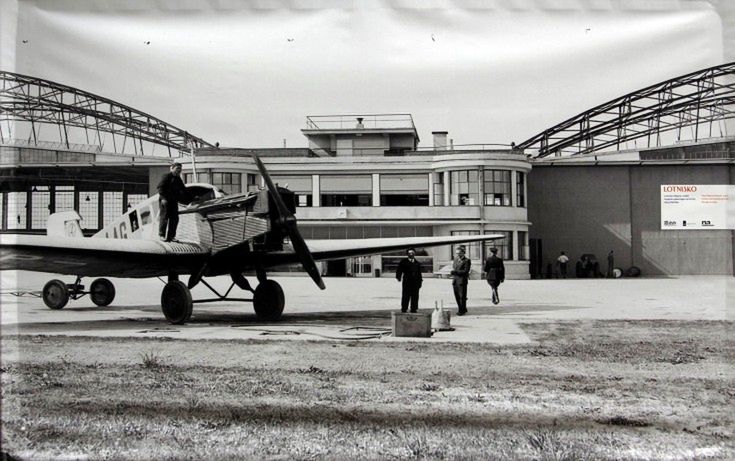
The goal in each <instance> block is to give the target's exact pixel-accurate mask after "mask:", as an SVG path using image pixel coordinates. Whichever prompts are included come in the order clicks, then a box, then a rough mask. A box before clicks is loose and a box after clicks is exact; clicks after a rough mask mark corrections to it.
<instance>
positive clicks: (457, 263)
mask: <svg viewBox="0 0 735 461" xmlns="http://www.w3.org/2000/svg"><path fill="white" fill-rule="evenodd" d="M456 253H457V257H456V258H454V263H453V264H452V272H451V274H452V288H454V299H456V300H457V308H458V311H457V315H465V314H466V313H467V281H468V280H469V278H470V266H471V265H472V261H470V259H469V258H467V257H465V249H464V247H463V246H460V247H457V251H456Z"/></svg>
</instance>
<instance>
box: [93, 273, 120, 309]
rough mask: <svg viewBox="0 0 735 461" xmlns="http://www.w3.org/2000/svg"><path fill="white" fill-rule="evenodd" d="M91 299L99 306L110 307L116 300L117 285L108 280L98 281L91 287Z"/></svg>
mask: <svg viewBox="0 0 735 461" xmlns="http://www.w3.org/2000/svg"><path fill="white" fill-rule="evenodd" d="M89 297H90V298H92V302H93V303H95V304H96V305H98V306H109V305H110V303H111V302H112V300H113V299H115V285H113V284H112V282H110V281H109V280H107V279H97V280H95V281H94V282H92V285H90V286H89Z"/></svg>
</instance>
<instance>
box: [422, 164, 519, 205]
mask: <svg viewBox="0 0 735 461" xmlns="http://www.w3.org/2000/svg"><path fill="white" fill-rule="evenodd" d="M525 176H526V175H525V173H522V172H520V171H518V172H516V206H519V207H524V206H526V205H525V204H526V199H525V197H526V189H525V182H526V178H525ZM511 177H512V176H511V171H510V170H482V171H480V170H463V171H452V172H450V175H449V181H450V183H449V204H450V205H478V204H480V203H482V204H483V205H485V206H512V202H511V194H512V188H511ZM480 179H482V191H483V192H482V197H480ZM443 181H444V179H443V175H437V179H436V182H435V183H434V185H433V193H434V204H435V205H437V206H441V205H442V204H443V202H444V184H443ZM480 199H482V200H480Z"/></svg>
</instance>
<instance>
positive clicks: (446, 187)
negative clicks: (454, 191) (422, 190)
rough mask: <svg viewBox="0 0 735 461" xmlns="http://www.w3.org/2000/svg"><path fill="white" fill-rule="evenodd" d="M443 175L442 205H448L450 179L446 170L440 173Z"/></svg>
mask: <svg viewBox="0 0 735 461" xmlns="http://www.w3.org/2000/svg"><path fill="white" fill-rule="evenodd" d="M441 174H443V175H444V177H443V180H444V206H449V205H450V204H451V202H450V201H449V181H450V175H449V172H448V171H445V172H443V173H441Z"/></svg>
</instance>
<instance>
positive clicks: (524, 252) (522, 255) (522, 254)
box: [518, 231, 531, 261]
mask: <svg viewBox="0 0 735 461" xmlns="http://www.w3.org/2000/svg"><path fill="white" fill-rule="evenodd" d="M530 259H531V257H530V252H529V250H528V232H525V231H518V260H519V261H529V260H530Z"/></svg>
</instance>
